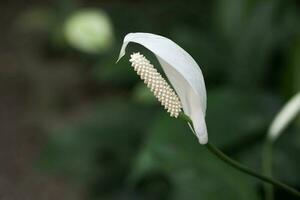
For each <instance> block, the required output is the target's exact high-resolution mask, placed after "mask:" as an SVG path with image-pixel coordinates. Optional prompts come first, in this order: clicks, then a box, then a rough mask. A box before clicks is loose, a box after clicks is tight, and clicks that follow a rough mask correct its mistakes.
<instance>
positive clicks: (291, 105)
mask: <svg viewBox="0 0 300 200" xmlns="http://www.w3.org/2000/svg"><path fill="white" fill-rule="evenodd" d="M299 112H300V92H299V93H298V94H296V95H295V96H294V97H292V98H291V99H290V100H289V101H288V102H287V103H286V104H285V105H284V107H283V108H282V109H281V111H280V112H279V113H278V114H277V116H276V117H275V119H274V121H273V122H272V124H271V126H270V128H269V131H268V137H269V138H270V139H271V140H273V141H274V140H276V139H277V138H278V137H279V136H280V134H281V133H282V132H283V131H284V129H285V128H286V127H287V126H288V125H289V123H290V122H291V121H292V120H293V119H294V118H295V117H296V116H297V114H298V113H299Z"/></svg>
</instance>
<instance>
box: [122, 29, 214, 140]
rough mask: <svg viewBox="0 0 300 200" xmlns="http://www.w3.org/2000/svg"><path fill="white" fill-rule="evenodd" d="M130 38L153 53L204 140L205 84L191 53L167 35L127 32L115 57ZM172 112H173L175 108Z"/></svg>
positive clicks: (197, 133) (199, 135)
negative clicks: (166, 36)
mask: <svg viewBox="0 0 300 200" xmlns="http://www.w3.org/2000/svg"><path fill="white" fill-rule="evenodd" d="M130 42H134V43H138V44H140V45H142V46H144V47H146V48H147V49H149V50H150V51H151V52H153V53H154V55H155V56H156V58H157V59H158V61H159V63H160V64H161V67H162V69H163V71H164V72H165V74H166V77H167V78H168V80H169V82H170V83H171V85H172V87H173V88H174V90H175V91H176V93H177V94H178V97H179V100H180V102H181V105H182V109H183V111H184V113H185V114H186V115H187V116H189V117H190V118H191V120H192V122H193V127H194V130H195V133H196V135H197V137H198V139H199V142H200V143H201V144H206V143H207V142H208V136H207V128H206V123H205V113H206V88H205V83H204V78H203V74H202V71H201V69H200V67H199V66H198V64H197V63H196V62H195V60H194V59H193V58H192V56H191V55H189V54H188V53H187V52H186V51H185V50H184V49H182V48H181V47H180V46H178V45H177V44H176V43H174V42H173V41H171V40H170V39H168V38H165V37H163V36H160V35H155V34H151V33H129V34H127V35H126V36H125V38H124V41H123V45H122V48H121V51H120V55H119V59H121V58H122V57H123V56H124V55H125V49H126V47H127V45H128V43H130ZM119 59H118V60H119ZM175 109H178V108H175ZM174 114H175V115H176V112H175V113H174Z"/></svg>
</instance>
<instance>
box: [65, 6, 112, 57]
mask: <svg viewBox="0 0 300 200" xmlns="http://www.w3.org/2000/svg"><path fill="white" fill-rule="evenodd" d="M64 34H65V38H66V40H67V42H68V43H69V44H70V46H72V47H74V48H76V49H78V50H80V51H83V52H87V53H101V52H103V51H106V50H107V49H109V48H110V47H111V46H112V44H113V41H114V38H113V30H112V24H111V22H110V19H109V17H108V15H107V14H106V13H105V12H104V11H102V10H99V9H97V10H96V9H84V10H80V11H77V12H75V13H74V14H72V15H71V16H70V17H69V18H68V19H67V20H66V22H65V25H64Z"/></svg>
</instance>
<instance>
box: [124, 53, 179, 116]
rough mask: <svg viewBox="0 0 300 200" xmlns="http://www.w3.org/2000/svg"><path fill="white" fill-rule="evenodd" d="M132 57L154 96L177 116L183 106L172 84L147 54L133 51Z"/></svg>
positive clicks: (132, 63)
mask: <svg viewBox="0 0 300 200" xmlns="http://www.w3.org/2000/svg"><path fill="white" fill-rule="evenodd" d="M130 57H131V59H130V60H129V61H130V62H131V66H132V67H133V68H134V70H135V71H136V72H137V74H138V75H139V76H140V77H141V79H142V80H144V83H145V84H147V87H148V88H150V90H151V91H152V92H153V94H154V96H155V97H156V98H157V99H158V101H159V102H161V105H162V106H164V107H165V109H166V110H167V112H168V113H170V116H171V117H176V118H177V117H178V115H179V113H180V112H181V107H182V106H181V102H180V100H179V98H178V96H177V95H176V93H175V92H174V90H173V89H172V88H171V86H170V85H169V84H168V83H167V81H166V80H165V79H164V78H163V77H162V76H161V74H160V73H159V72H158V71H157V70H156V69H155V68H154V66H153V65H152V64H151V63H150V61H149V60H147V59H146V58H145V56H143V55H142V54H140V53H133V54H132V55H131V56H130Z"/></svg>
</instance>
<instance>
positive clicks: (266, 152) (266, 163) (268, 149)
mask: <svg viewBox="0 0 300 200" xmlns="http://www.w3.org/2000/svg"><path fill="white" fill-rule="evenodd" d="M272 149H273V142H272V141H271V140H269V139H268V138H266V141H265V143H264V149H263V173H264V175H266V176H268V177H272V154H273V152H272ZM264 190H265V199H266V200H273V199H274V188H273V186H272V185H269V184H264Z"/></svg>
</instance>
